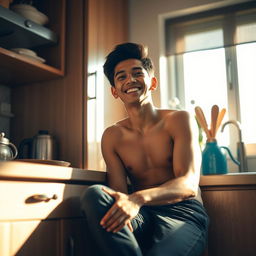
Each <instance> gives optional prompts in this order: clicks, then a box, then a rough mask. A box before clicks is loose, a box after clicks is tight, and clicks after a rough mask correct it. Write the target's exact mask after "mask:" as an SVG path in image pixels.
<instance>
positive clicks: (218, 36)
mask: <svg viewBox="0 0 256 256" xmlns="http://www.w3.org/2000/svg"><path fill="white" fill-rule="evenodd" d="M165 28H166V56H167V60H168V61H167V63H168V71H169V72H168V75H169V77H168V99H169V102H170V105H171V104H172V103H173V100H172V99H173V98H175V97H176V98H178V99H179V101H180V107H181V108H183V109H187V110H188V111H190V112H192V113H194V107H195V106H196V105H199V106H201V107H202V108H203V110H204V112H205V115H206V118H207V120H208V124H209V123H210V110H211V106H212V105H214V104H217V105H218V106H219V107H220V108H226V109H227V114H226V117H225V120H231V119H233V120H237V121H239V122H240V123H241V125H242V135H243V141H244V142H245V143H246V144H255V143H256V115H254V114H253V112H254V109H256V99H255V96H256V95H255V93H254V92H255V87H256V71H255V67H256V4H255V2H250V3H246V4H239V5H235V6H230V7H226V8H222V9H216V10H212V11H208V12H205V13H198V14H196V15H190V16H187V17H178V18H174V19H170V20H167V21H166V24H165ZM227 128H228V127H227ZM227 128H226V129H225V131H224V134H220V132H219V133H218V135H217V136H218V137H217V139H218V142H219V144H222V145H223V144H224V145H228V146H229V147H230V148H231V150H232V151H233V152H234V153H235V152H236V142H237V140H238V132H237V130H236V129H235V127H232V126H229V131H228V129H227ZM255 148H256V144H255ZM253 154H255V155H256V150H255V152H253Z"/></svg>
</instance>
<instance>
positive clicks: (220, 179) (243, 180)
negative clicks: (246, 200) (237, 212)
mask: <svg viewBox="0 0 256 256" xmlns="http://www.w3.org/2000/svg"><path fill="white" fill-rule="evenodd" d="M239 185H256V172H242V173H229V174H224V175H205V176H201V178H200V186H201V187H206V186H239Z"/></svg>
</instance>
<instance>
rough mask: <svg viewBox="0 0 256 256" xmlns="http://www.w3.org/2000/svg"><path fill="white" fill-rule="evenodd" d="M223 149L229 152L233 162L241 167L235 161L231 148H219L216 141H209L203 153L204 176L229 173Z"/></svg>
mask: <svg viewBox="0 0 256 256" xmlns="http://www.w3.org/2000/svg"><path fill="white" fill-rule="evenodd" d="M223 149H225V150H226V151H227V152H228V154H229V156H230V158H231V160H232V161H233V162H234V163H235V164H237V165H240V163H239V162H238V161H237V160H236V159H234V157H233V155H232V154H231V152H230V150H229V148H227V147H225V146H218V143H217V141H216V140H212V141H207V142H206V144H205V148H204V150H203V152H202V165H201V172H202V174H203V175H211V174H226V173H227V172H228V167H227V159H226V156H225V154H224V153H223Z"/></svg>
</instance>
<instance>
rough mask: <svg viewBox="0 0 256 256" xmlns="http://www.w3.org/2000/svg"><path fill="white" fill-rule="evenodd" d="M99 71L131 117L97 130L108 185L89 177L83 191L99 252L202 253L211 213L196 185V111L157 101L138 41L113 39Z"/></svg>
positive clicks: (154, 84) (149, 255)
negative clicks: (116, 42) (101, 131)
mask: <svg viewBox="0 0 256 256" xmlns="http://www.w3.org/2000/svg"><path fill="white" fill-rule="evenodd" d="M104 72H105V75H106V76H107V78H108V79H109V81H110V84H111V91H112V94H113V96H114V97H115V98H116V99H117V98H119V99H120V100H121V101H122V102H123V104H124V106H125V108H126V111H127V113H128V117H127V118H126V119H124V120H121V121H119V122H118V123H116V124H114V125H113V126H111V127H109V128H107V129H106V130H105V132H104V134H103V137H102V153H103V157H104V160H105V162H106V166H107V181H108V187H107V186H102V185H93V186H91V187H90V188H88V189H87V191H86V193H85V195H84V196H83V198H82V208H83V211H84V212H85V214H86V216H87V220H88V225H89V228H90V232H91V235H92V237H93V238H94V240H95V242H96V244H97V248H99V249H100V250H101V253H100V254H99V255H104V256H105V255H109V256H114V255H117V256H123V255H127V256H133V255H136V256H138V255H140V256H141V255H147V256H153V255H154V256H165V255H166V256H167V255H168V256H176V255H191V256H192V255H194V256H200V255H201V254H202V253H203V251H204V247H205V244H206V237H207V227H208V217H207V214H206V213H205V210H204V207H203V206H202V201H201V196H200V190H199V177H200V164H201V161H200V156H201V153H200V150H199V144H198V140H197V134H196V135H194V132H195V131H197V128H196V125H195V129H194V130H193V129H192V127H193V123H195V122H194V120H193V118H190V116H189V114H188V113H187V112H186V111H175V110H161V109H158V108H156V107H154V105H153V103H152V98H151V92H152V91H154V90H155V89H156V88H157V79H156V77H155V76H154V71H153V64H152V61H151V60H150V59H149V58H148V57H147V52H146V49H145V48H144V47H143V46H142V45H138V44H133V43H126V44H121V45H118V46H116V48H115V49H114V50H113V51H112V52H111V53H110V54H109V55H108V56H107V59H106V62H105V64H104ZM192 130H193V132H192ZM127 177H128V178H129V180H130V183H131V184H130V188H131V191H129V193H128V186H127Z"/></svg>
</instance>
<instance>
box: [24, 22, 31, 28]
mask: <svg viewBox="0 0 256 256" xmlns="http://www.w3.org/2000/svg"><path fill="white" fill-rule="evenodd" d="M24 24H25V26H26V27H28V28H31V27H32V23H31V22H30V21H29V20H25V21H24Z"/></svg>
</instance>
